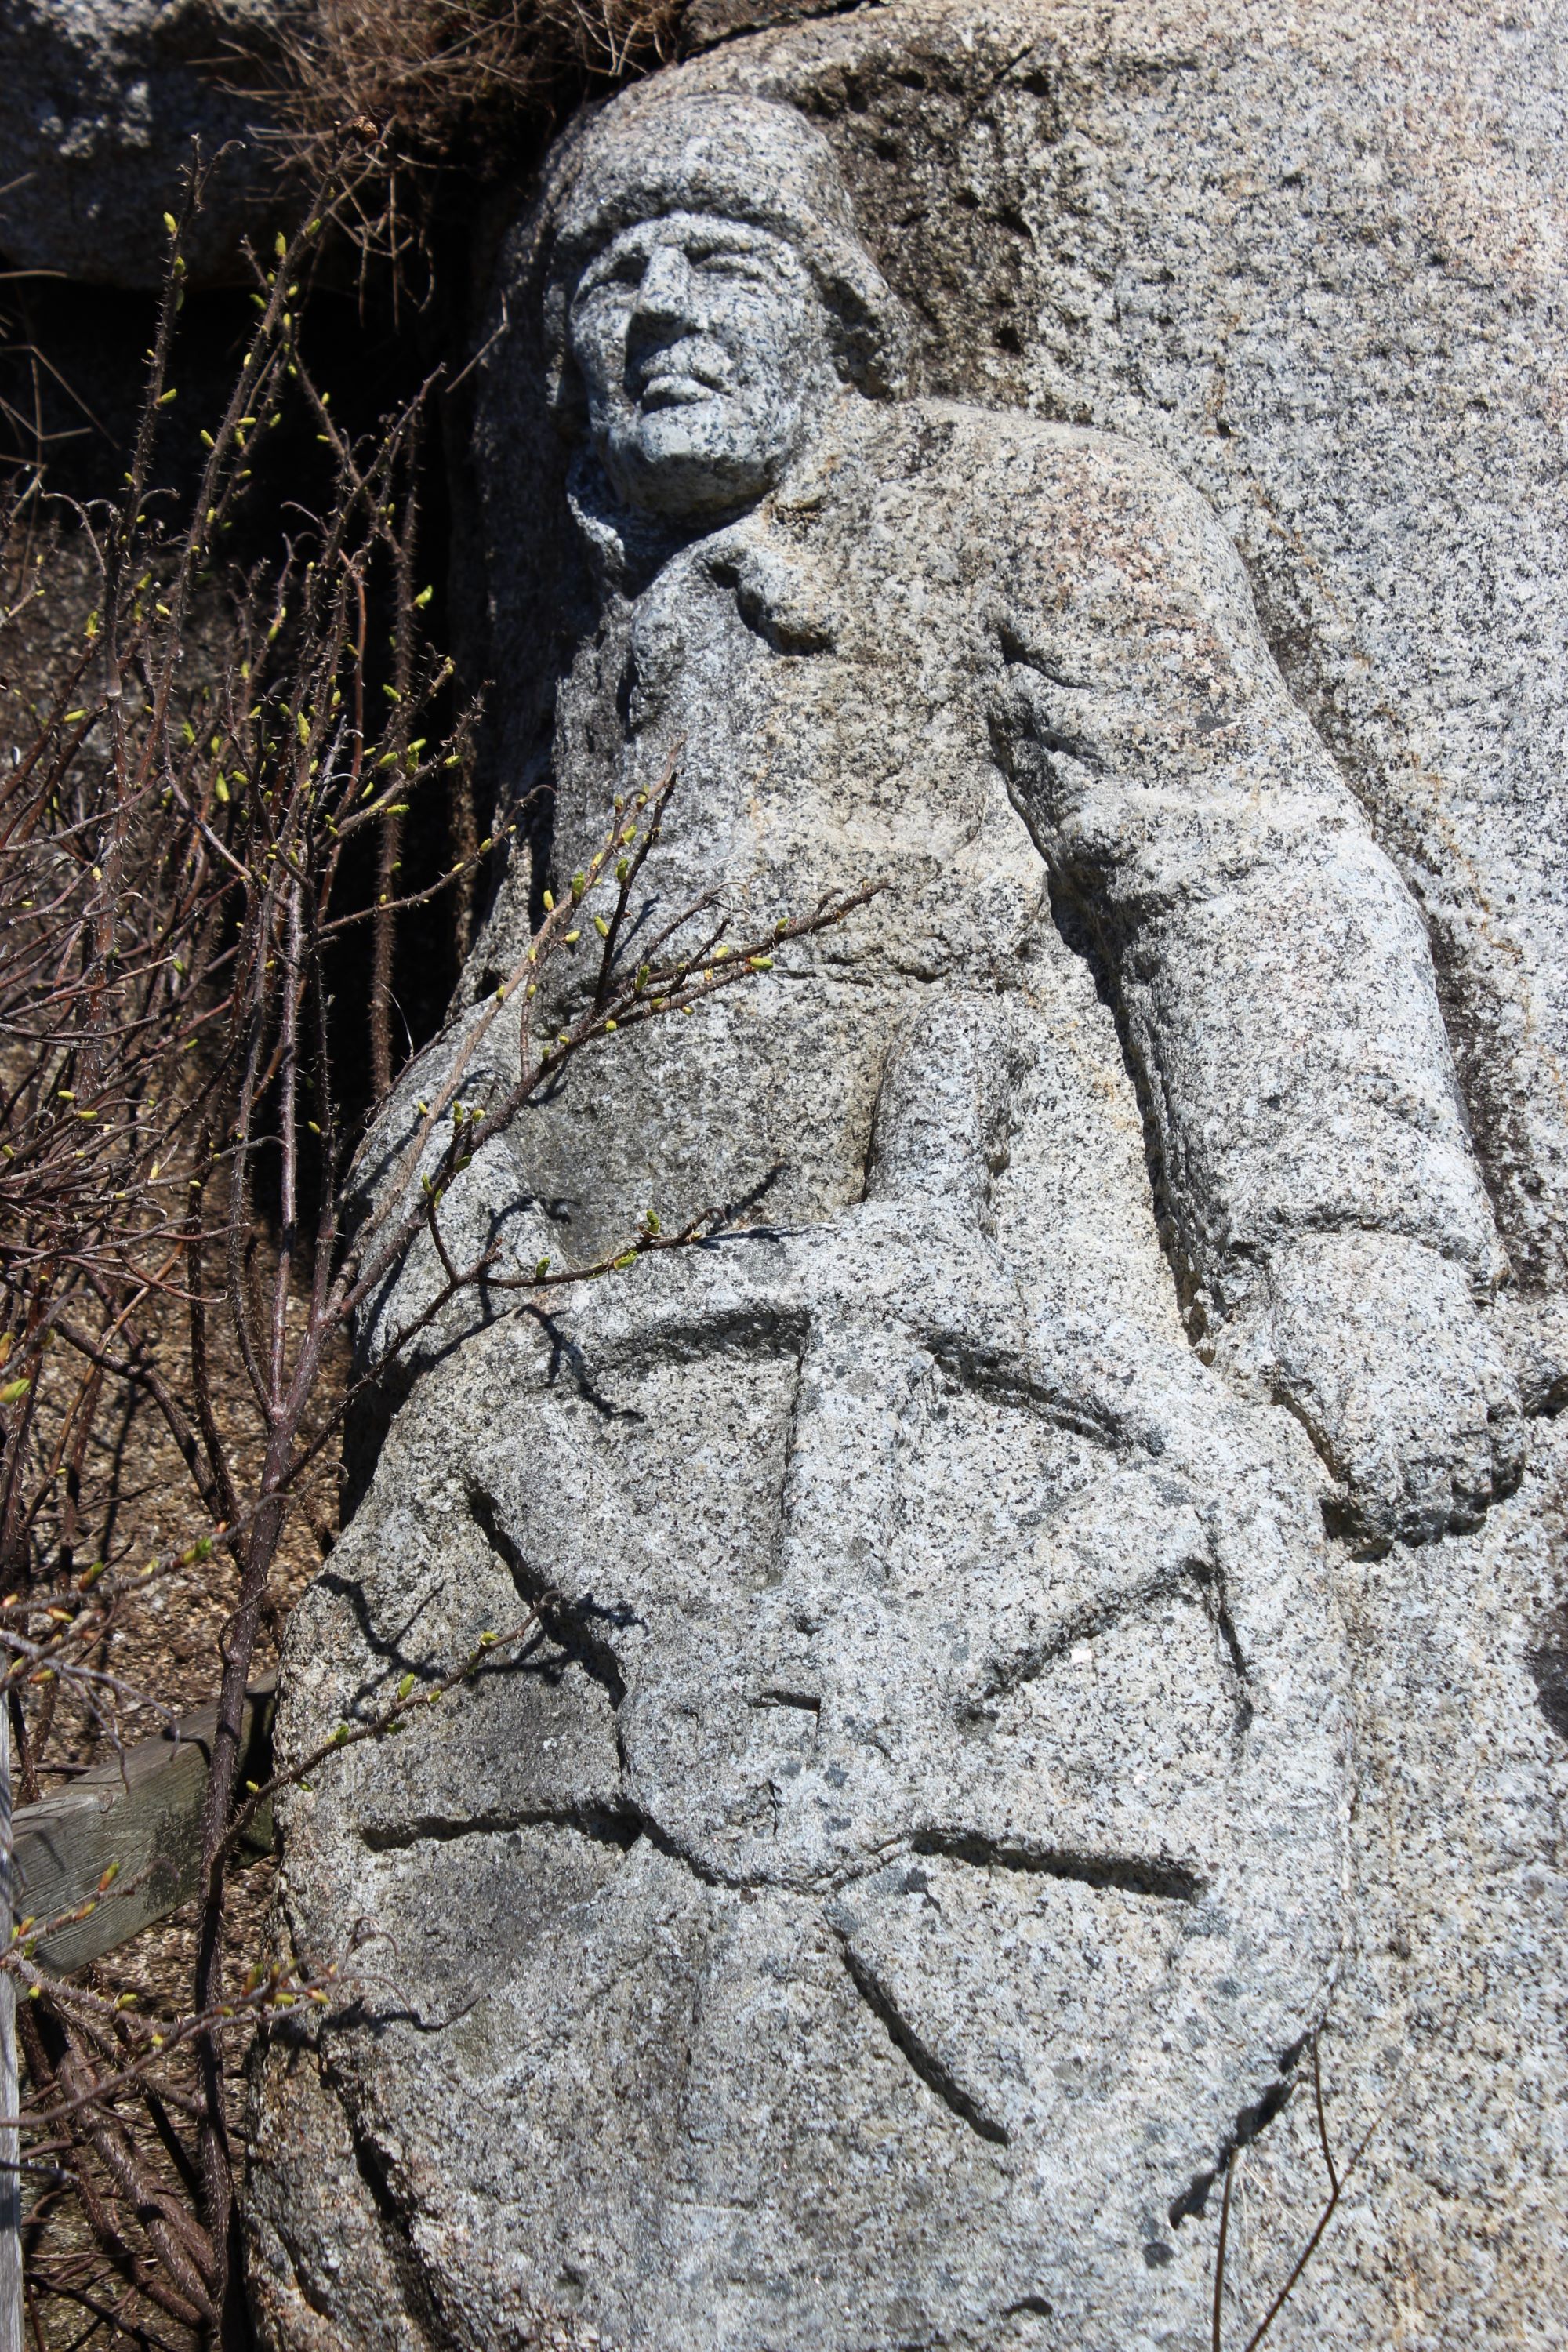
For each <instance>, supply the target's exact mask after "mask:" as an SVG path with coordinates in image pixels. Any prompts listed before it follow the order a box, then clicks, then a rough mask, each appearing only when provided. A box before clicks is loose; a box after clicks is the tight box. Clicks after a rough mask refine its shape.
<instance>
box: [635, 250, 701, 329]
mask: <svg viewBox="0 0 1568 2352" xmlns="http://www.w3.org/2000/svg"><path fill="white" fill-rule="evenodd" d="M691 291H692V289H691V265H690V263H689V261H688V260H687V258H686V256H685V254H684V253H683V252H682V251H681V249H680V247H679V246H678V245H656V246H655V247H654V249H653V251H652V252H651V253H650V254H649V256H648V257H647V268H646V269H645V270H644V271H643V274H642V283H641V285H640V286H639V287H638V289H637V313H638V315H639V316H641V317H644V318H654V319H684V318H686V317H688V316H689V313H690V309H691Z"/></svg>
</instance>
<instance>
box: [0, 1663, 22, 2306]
mask: <svg viewBox="0 0 1568 2352" xmlns="http://www.w3.org/2000/svg"><path fill="white" fill-rule="evenodd" d="M11 1865H12V1849H11V1709H10V1703H9V1700H8V1698H7V1696H6V1694H5V1691H4V1690H0V1946H4V1948H6V1949H9V1948H10V1943H11V1928H12V1924H13V1922H14V1920H15V1917H16V1909H15V1902H14V1896H13V1893H12V1868H11ZM20 2105H21V2088H20V2084H19V2083H18V2081H17V2075H16V1978H15V1977H14V1976H13V1975H11V1973H10V1971H9V1970H8V1969H7V1970H6V1971H5V1972H4V1973H3V1974H0V2352H22V2174H21V2168H20V2167H21V2156H22V2147H21V2135H20V2132H19V2131H18V2129H17V2123H16V2117H17V2110H18V2108H19V2107H20Z"/></svg>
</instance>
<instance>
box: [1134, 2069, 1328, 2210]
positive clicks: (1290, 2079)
mask: <svg viewBox="0 0 1568 2352" xmlns="http://www.w3.org/2000/svg"><path fill="white" fill-rule="evenodd" d="M1311 2043H1312V2036H1311V2035H1310V2033H1303V2034H1302V2036H1301V2038H1300V2041H1299V2042H1292V2043H1291V2044H1290V2047H1289V2049H1288V2050H1282V2051H1281V2052H1280V2053H1279V2079H1278V2080H1277V2081H1276V2082H1273V2083H1270V2084H1269V2085H1268V2089H1267V2090H1266V2091H1264V2093H1263V2094H1262V2095H1261V2097H1259V2098H1258V2099H1256V2100H1255V2101H1254V2102H1253V2104H1252V2105H1251V2106H1249V2107H1243V2108H1242V2110H1241V2113H1240V2114H1239V2115H1238V2116H1237V2119H1236V2123H1235V2126H1233V2128H1232V2129H1231V2131H1230V2132H1229V2133H1228V2134H1227V2135H1226V2138H1225V2139H1224V2141H1223V2142H1222V2143H1221V2146H1220V2150H1219V2154H1218V2157H1217V2158H1215V2162H1214V2163H1213V2164H1212V2165H1211V2166H1209V2167H1208V2168H1206V2169H1205V2171H1203V2172H1198V2173H1194V2176H1193V2178H1192V2179H1191V2180H1190V2181H1189V2183H1188V2184H1187V2186H1186V2188H1185V2189H1184V2190H1183V2191H1182V2194H1181V2195H1180V2196H1179V2197H1176V2198H1173V2200H1172V2201H1171V2207H1170V2213H1169V2220H1170V2224H1171V2227H1172V2229H1173V2230H1179V2229H1180V2228H1181V2226H1182V2223H1183V2222H1184V2221H1186V2220H1187V2219H1188V2218H1189V2216H1194V2215H1195V2216H1198V2217H1201V2216H1202V2214H1203V2211H1204V2208H1205V2205H1206V2204H1207V2203H1208V2195H1209V2191H1210V2189H1212V2188H1213V2187H1214V2185H1215V2181H1216V2180H1221V2179H1224V2177H1225V2175H1226V2171H1227V2170H1228V2169H1229V2167H1230V2164H1231V2160H1232V2158H1234V2157H1235V2155H1236V2153H1237V2149H1238V2148H1243V2147H1247V2143H1248V2142H1249V2141H1250V2140H1255V2139H1256V2138H1257V2137H1258V2134H1259V2133H1260V2132H1262V2131H1264V2130H1266V2129H1267V2128H1268V2125H1270V2124H1271V2123H1272V2122H1273V2120H1274V2118H1275V2116H1277V2115H1278V2114H1279V2110H1280V2109H1281V2107H1283V2105H1285V2102H1286V2101H1287V2099H1289V2096H1290V2094H1291V2092H1292V2091H1293V2090H1294V2089H1295V2087H1296V2069H1297V2067H1298V2066H1299V2065H1300V2063H1301V2058H1302V2056H1303V2054H1304V2053H1305V2052H1306V2051H1308V2050H1309V2049H1310V2047H1311Z"/></svg>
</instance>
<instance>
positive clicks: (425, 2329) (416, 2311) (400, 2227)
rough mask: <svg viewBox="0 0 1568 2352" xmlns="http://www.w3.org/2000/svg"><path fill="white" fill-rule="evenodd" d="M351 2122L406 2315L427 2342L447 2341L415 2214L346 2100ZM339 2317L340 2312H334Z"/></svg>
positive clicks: (355, 2149)
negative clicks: (413, 2233)
mask: <svg viewBox="0 0 1568 2352" xmlns="http://www.w3.org/2000/svg"><path fill="white" fill-rule="evenodd" d="M344 2113H345V2117H346V2120H347V2122H348V2126H349V2139H350V2143H351V2145H352V2147H353V2158H354V2166H355V2169H356V2170H357V2171H358V2173H359V2177H360V2179H362V2180H363V2183H364V2186H365V2192H366V2194H367V2196H368V2197H369V2199H370V2201H371V2204H372V2206H373V2207H374V2211H375V2220H376V2228H377V2231H378V2233H379V2235H380V2238H381V2242H382V2246H383V2248H384V2252H385V2254H386V2259H387V2262H388V2263H389V2264H390V2265H391V2269H392V2273H393V2276H394V2277H395V2279H396V2281H397V2285H398V2299H399V2301H400V2302H401V2304H402V2305H403V2311H402V2316H403V2317H404V2318H405V2320H406V2321H407V2323H408V2326H409V2329H410V2331H411V2333H412V2334H413V2335H414V2336H416V2338H417V2340H418V2341H419V2342H420V2343H421V2344H423V2345H426V2346H429V2347H435V2346H437V2345H441V2344H444V2343H446V2342H447V2340H448V2338H447V2330H446V2329H445V2328H444V2327H443V2326H442V2325H441V2322H440V2317H439V2315H438V2314H437V2312H436V2310H435V2309H434V2307H433V2306H432V2304H431V2301H430V2291H429V2287H428V2284H427V2283H426V2280H425V2278H424V2277H423V2276H422V2275H421V2273H420V2270H419V2266H418V2263H416V2260H415V2256H414V2251H413V2245H412V2242H411V2239H410V2233H409V2222H410V2221H411V2220H412V2218H413V2217H412V2215H411V2214H410V2213H409V2212H408V2211H406V2210H405V2206H404V2202H403V2200H401V2199H400V2198H399V2197H398V2195H397V2193H396V2191H395V2189H394V2188H393V2185H392V2180H391V2176H390V2174H389V2172H388V2170H387V2167H386V2163H385V2160H384V2158H383V2157H382V2155H381V2153H380V2150H379V2149H377V2148H375V2147H373V2146H372V2145H371V2143H370V2141H369V2140H368V2139H367V2138H366V2137H365V2136H364V2134H363V2132H361V2131H359V2130H357V2129H356V2128H355V2126H354V2121H353V2115H352V2114H351V2113H349V2112H348V2109H347V2105H346V2103H345V2104H344ZM331 2317H332V2318H333V2319H334V2320H335V2319H336V2318H337V2315H336V2314H332V2315H331Z"/></svg>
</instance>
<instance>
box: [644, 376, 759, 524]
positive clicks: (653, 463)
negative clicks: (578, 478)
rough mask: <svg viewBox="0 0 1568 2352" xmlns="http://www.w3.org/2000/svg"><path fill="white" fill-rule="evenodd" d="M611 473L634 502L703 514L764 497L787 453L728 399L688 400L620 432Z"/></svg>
mask: <svg viewBox="0 0 1568 2352" xmlns="http://www.w3.org/2000/svg"><path fill="white" fill-rule="evenodd" d="M616 438H617V441H618V444H619V446H615V447H613V448H612V450H611V452H610V468H609V470H610V472H611V474H612V476H613V477H614V478H615V479H616V486H617V488H619V489H620V490H621V491H622V493H623V495H624V496H626V498H627V499H630V500H631V502H632V503H633V504H634V505H637V506H639V507H644V508H646V509H649V510H650V511H651V512H654V513H658V514H666V515H670V514H682V513H701V512H707V511H711V510H713V509H720V508H725V507H733V506H736V505H739V504H741V503H742V502H743V501H744V500H746V499H753V498H760V497H761V496H762V494H763V491H764V490H766V489H767V488H769V487H770V485H771V483H772V482H773V478H774V477H775V475H776V473H777V471H778V469H779V461H780V455H781V453H780V452H779V451H778V450H777V449H775V447H774V446H773V436H771V435H770V436H759V435H758V433H757V432H756V430H755V427H754V425H753V424H752V420H750V419H744V420H742V419H739V418H737V417H736V416H735V415H734V414H733V412H732V410H731V407H730V404H729V403H728V402H726V401H722V400H719V399H714V400H702V401H689V402H684V403H682V404H680V405H679V406H676V407H670V408H660V409H655V410H654V411H653V412H652V413H651V414H648V413H644V414H642V415H639V416H638V417H637V422H636V425H635V426H634V427H633V430H632V431H631V433H630V434H628V435H627V436H626V437H625V438H624V439H622V438H621V437H620V436H616Z"/></svg>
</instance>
